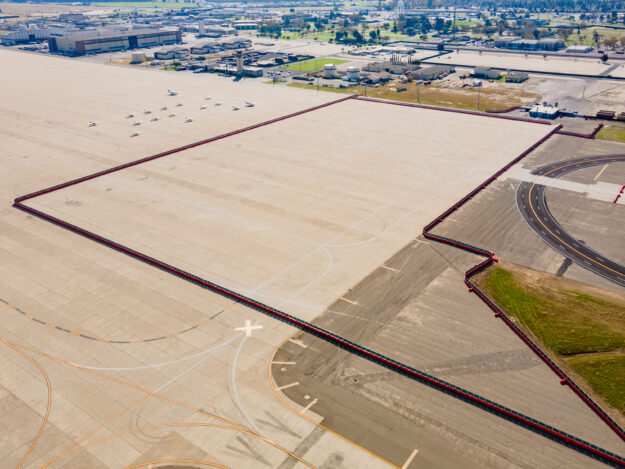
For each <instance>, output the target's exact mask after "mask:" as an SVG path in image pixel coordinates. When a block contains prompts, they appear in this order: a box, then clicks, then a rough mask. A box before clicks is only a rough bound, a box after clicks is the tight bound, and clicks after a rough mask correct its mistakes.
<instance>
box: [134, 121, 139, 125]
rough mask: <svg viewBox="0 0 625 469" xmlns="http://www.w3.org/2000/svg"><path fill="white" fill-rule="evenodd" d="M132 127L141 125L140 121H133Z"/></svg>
mask: <svg viewBox="0 0 625 469" xmlns="http://www.w3.org/2000/svg"><path fill="white" fill-rule="evenodd" d="M132 125H141V121H134V122H133V123H132Z"/></svg>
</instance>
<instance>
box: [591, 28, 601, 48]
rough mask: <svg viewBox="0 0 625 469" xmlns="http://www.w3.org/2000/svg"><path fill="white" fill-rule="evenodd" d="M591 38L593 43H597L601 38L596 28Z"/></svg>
mask: <svg viewBox="0 0 625 469" xmlns="http://www.w3.org/2000/svg"><path fill="white" fill-rule="evenodd" d="M592 40H593V41H594V42H595V44H597V45H599V41H600V40H601V34H599V31H597V30H596V29H595V30H594V31H593V32H592Z"/></svg>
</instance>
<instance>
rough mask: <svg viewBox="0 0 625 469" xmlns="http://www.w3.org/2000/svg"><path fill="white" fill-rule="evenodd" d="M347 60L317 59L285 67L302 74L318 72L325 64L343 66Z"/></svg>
mask: <svg viewBox="0 0 625 469" xmlns="http://www.w3.org/2000/svg"><path fill="white" fill-rule="evenodd" d="M346 62H347V60H342V59H332V58H330V57H324V58H319V59H311V60H306V61H304V62H298V63H294V64H290V65H287V66H286V67H284V68H286V69H287V70H299V71H302V72H314V71H315V70H320V69H322V68H323V66H324V65H326V64H336V65H339V64H344V63H346Z"/></svg>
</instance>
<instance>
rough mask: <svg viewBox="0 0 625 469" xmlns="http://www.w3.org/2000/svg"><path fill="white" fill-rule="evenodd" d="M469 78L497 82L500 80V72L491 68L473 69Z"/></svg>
mask: <svg viewBox="0 0 625 469" xmlns="http://www.w3.org/2000/svg"><path fill="white" fill-rule="evenodd" d="M471 76H472V77H475V78H485V79H487V80H498V79H499V78H501V70H499V69H497V68H491V67H475V68H474V69H473V73H472V74H471Z"/></svg>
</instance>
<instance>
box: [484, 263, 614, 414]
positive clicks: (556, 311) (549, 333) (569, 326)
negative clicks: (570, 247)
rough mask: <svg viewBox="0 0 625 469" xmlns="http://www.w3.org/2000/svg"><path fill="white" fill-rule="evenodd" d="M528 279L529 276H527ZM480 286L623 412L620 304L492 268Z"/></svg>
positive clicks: (546, 279)
mask: <svg viewBox="0 0 625 469" xmlns="http://www.w3.org/2000/svg"><path fill="white" fill-rule="evenodd" d="M528 279H531V280H528ZM478 281H479V283H480V284H483V285H484V288H485V290H486V292H487V293H488V295H489V296H490V297H491V298H493V299H495V301H496V302H497V303H498V304H499V305H500V307H502V309H503V310H504V311H506V312H507V313H508V314H510V315H511V316H514V317H515V318H517V319H518V320H519V321H520V322H521V323H522V324H523V325H524V326H525V327H526V328H527V329H529V330H531V331H532V333H533V334H534V335H535V336H536V337H538V339H539V340H540V341H542V342H543V344H544V345H545V346H546V347H548V348H549V349H551V350H552V351H553V352H555V354H556V355H557V356H558V357H559V359H560V360H562V361H563V362H566V363H567V364H568V365H569V366H570V367H571V368H572V369H573V370H574V371H575V372H576V373H577V374H579V375H580V376H581V377H582V378H583V379H584V380H585V381H586V382H587V383H588V385H589V386H590V387H591V388H592V389H593V390H594V391H595V392H596V393H597V394H599V395H600V396H602V397H603V398H604V399H605V400H606V401H607V402H608V403H609V404H610V405H612V406H614V407H615V408H616V409H618V410H619V411H620V412H622V413H625V355H623V351H625V317H624V315H623V311H625V305H624V304H623V303H619V302H616V301H610V300H607V299H603V298H598V297H596V296H593V295H589V294H587V293H584V292H580V291H576V290H569V289H566V288H558V286H559V285H568V284H566V283H565V284H562V283H559V282H566V281H564V280H562V279H556V280H554V278H552V277H550V276H549V277H547V276H545V277H544V278H543V277H541V278H539V279H538V280H536V278H535V277H532V276H528V275H524V274H518V273H516V272H511V271H509V270H506V269H503V268H501V267H497V268H495V269H492V270H489V271H487V272H486V275H485V276H484V277H483V278H482V277H480V280H478Z"/></svg>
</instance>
